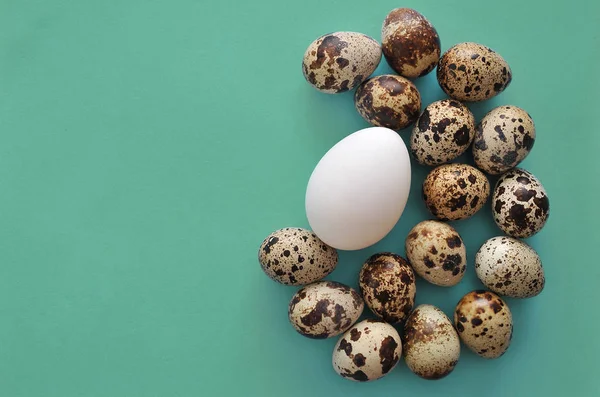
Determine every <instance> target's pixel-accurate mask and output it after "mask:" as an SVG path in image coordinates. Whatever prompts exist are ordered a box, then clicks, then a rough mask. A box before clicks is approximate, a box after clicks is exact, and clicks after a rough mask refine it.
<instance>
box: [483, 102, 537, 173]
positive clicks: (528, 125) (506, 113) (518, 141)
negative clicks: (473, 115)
mask: <svg viewBox="0 0 600 397" xmlns="http://www.w3.org/2000/svg"><path fill="white" fill-rule="evenodd" d="M534 142H535V125H534V124H533V120H532V119H531V116H529V114H528V113H527V112H526V111H525V110H523V109H521V108H518V107H516V106H500V107H497V108H495V109H492V110H491V111H490V112H489V113H488V114H486V115H485V117H484V118H483V119H482V120H481V122H480V123H479V125H478V126H477V132H476V134H475V140H474V142H473V149H472V150H473V159H474V160H475V165H477V167H478V168H479V169H481V170H483V171H485V172H487V173H488V174H501V173H503V172H505V171H508V170H509V169H511V168H514V167H516V166H517V165H518V164H519V163H520V162H521V161H523V160H524V159H525V157H527V155H528V154H529V152H530V151H531V148H533V143H534Z"/></svg>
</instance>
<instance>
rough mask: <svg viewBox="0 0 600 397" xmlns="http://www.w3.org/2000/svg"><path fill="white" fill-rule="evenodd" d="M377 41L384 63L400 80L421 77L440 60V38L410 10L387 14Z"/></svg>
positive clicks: (425, 21) (397, 9) (418, 15)
mask: <svg viewBox="0 0 600 397" xmlns="http://www.w3.org/2000/svg"><path fill="white" fill-rule="evenodd" d="M381 41H382V47H383V54H384V55H385V58H386V60H387V62H388V64H389V65H390V66H391V67H392V69H394V70H395V71H396V72H397V73H398V74H399V75H401V76H404V77H411V78H412V77H420V76H425V75H426V74H427V73H429V72H431V71H432V70H433V68H435V65H436V64H437V62H438V60H439V59H440V53H441V48H440V36H439V35H438V33H437V31H436V30H435V28H434V27H433V25H432V24H431V22H429V21H428V20H427V18H425V17H424V16H423V15H421V14H420V13H418V12H417V11H415V10H413V9H410V8H396V9H394V10H392V11H391V12H390V13H389V14H388V15H387V17H386V18H385V21H384V22H383V28H382V29H381Z"/></svg>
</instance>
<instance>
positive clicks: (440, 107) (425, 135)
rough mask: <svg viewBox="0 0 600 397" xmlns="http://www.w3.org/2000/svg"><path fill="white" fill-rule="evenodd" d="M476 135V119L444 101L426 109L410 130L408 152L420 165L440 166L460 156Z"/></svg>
mask: <svg viewBox="0 0 600 397" xmlns="http://www.w3.org/2000/svg"><path fill="white" fill-rule="evenodd" d="M474 136H475V117H473V113H471V111H470V110H469V108H467V107H466V106H465V105H463V104H462V103H460V102H458V101H455V100H452V99H444V100H441V101H437V102H433V103H432V104H430V105H429V106H427V107H426V108H425V110H424V111H423V113H421V116H420V117H419V119H418V120H417V122H416V124H415V126H414V127H413V131H412V135H411V137H410V150H411V153H412V155H413V157H414V158H415V159H416V160H417V161H418V162H419V163H420V164H423V165H440V164H443V163H447V162H449V161H451V160H454V159H455V158H457V157H458V156H460V155H461V154H463V153H464V152H465V151H466V150H467V149H468V148H469V145H470V144H471V142H472V141H473V137H474Z"/></svg>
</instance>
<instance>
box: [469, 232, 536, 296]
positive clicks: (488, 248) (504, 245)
mask: <svg viewBox="0 0 600 397" xmlns="http://www.w3.org/2000/svg"><path fill="white" fill-rule="evenodd" d="M475 273H477V277H479V280H481V282H482V283H483V284H484V285H485V286H486V287H488V288H489V289H490V290H492V291H494V292H496V293H497V294H500V295H505V296H509V297H511V298H530V297H532V296H536V295H538V294H539V293H540V292H542V289H544V284H545V277H544V269H543V268H542V261H541V260H540V257H539V255H538V254H537V252H535V250H534V249H533V248H531V247H530V246H529V245H527V244H525V243H524V242H522V241H521V240H517V239H516V238H512V237H493V238H491V239H489V240H487V241H486V242H485V243H484V244H483V245H482V246H481V248H479V251H477V254H476V255H475Z"/></svg>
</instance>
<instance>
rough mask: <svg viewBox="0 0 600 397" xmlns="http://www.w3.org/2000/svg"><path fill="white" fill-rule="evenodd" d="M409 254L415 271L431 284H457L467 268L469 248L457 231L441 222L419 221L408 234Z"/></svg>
mask: <svg viewBox="0 0 600 397" xmlns="http://www.w3.org/2000/svg"><path fill="white" fill-rule="evenodd" d="M404 248H405V251H406V257H407V258H408V261H409V262H410V264H411V266H412V268H413V269H414V270H415V272H416V273H417V274H418V275H419V276H421V277H422V278H424V279H425V280H427V281H429V282H430V283H432V284H435V285H439V286H441V287H451V286H453V285H456V284H458V283H459V282H460V281H461V280H462V278H463V276H464V274H465V270H466V269H467V249H466V248H465V244H464V242H463V240H462V238H461V237H460V235H459V234H458V232H457V231H456V230H455V229H454V228H453V227H452V226H450V225H448V224H447V223H444V222H440V221H434V220H427V221H423V222H419V223H418V224H417V225H415V227H413V228H412V229H411V231H410V232H409V233H408V236H407V237H406V240H405V243H404Z"/></svg>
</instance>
